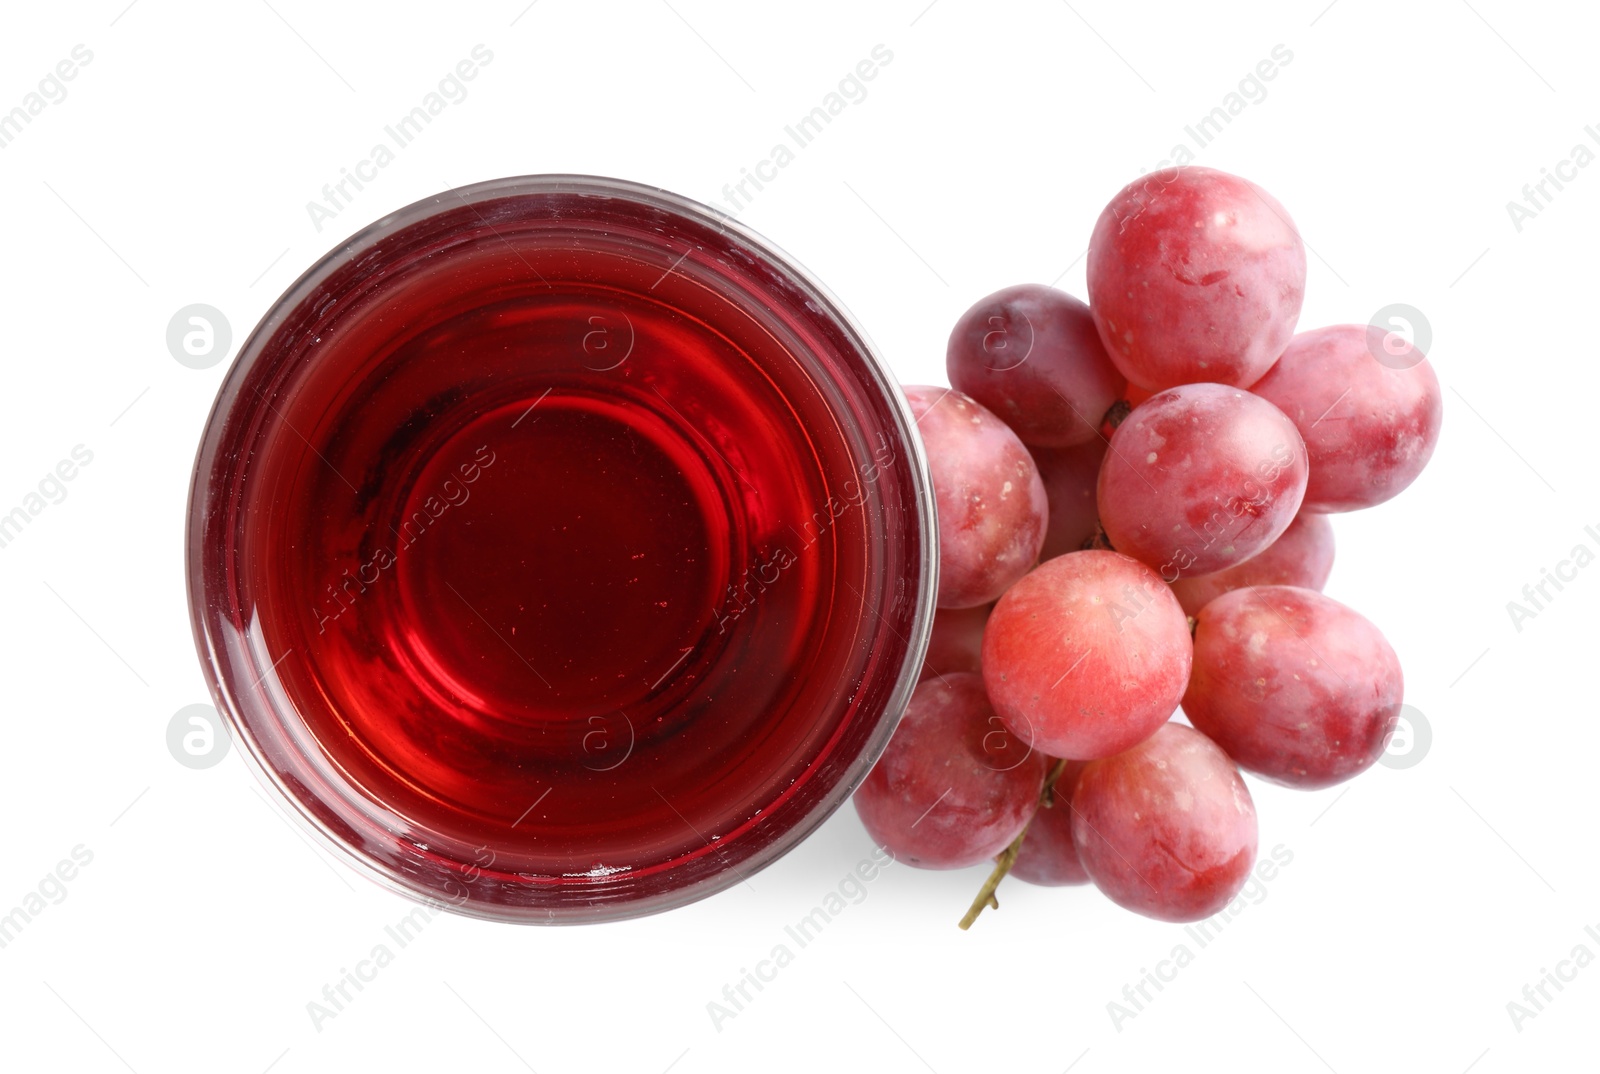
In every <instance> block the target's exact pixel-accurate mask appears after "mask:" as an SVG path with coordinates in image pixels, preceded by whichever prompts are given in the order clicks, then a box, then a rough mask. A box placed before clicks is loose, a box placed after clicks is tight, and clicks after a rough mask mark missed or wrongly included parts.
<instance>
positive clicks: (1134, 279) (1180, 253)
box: [1088, 168, 1306, 390]
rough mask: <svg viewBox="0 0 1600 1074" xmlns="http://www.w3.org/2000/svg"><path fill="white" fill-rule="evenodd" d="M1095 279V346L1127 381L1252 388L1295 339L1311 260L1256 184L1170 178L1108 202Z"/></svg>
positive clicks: (1092, 255)
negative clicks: (1101, 343)
mask: <svg viewBox="0 0 1600 1074" xmlns="http://www.w3.org/2000/svg"><path fill="white" fill-rule="evenodd" d="M1088 272H1089V304H1090V306H1091V307H1092V309H1093V311H1094V319H1095V323H1096V324H1097V325H1098V326H1099V328H1100V338H1101V339H1102V340H1103V341H1104V342H1105V345H1106V350H1107V351H1109V352H1110V354H1111V360H1112V361H1113V362H1114V363H1116V366H1117V368H1118V369H1119V370H1121V371H1122V373H1123V375H1124V376H1126V377H1127V378H1128V379H1129V380H1130V381H1132V382H1133V383H1135V384H1138V385H1141V386H1143V387H1145V388H1149V389H1152V390H1160V389H1162V388H1170V387H1173V386H1174V385H1177V384H1192V383H1197V382H1200V381H1209V382H1212V383H1217V384H1231V385H1235V386H1238V387H1248V386H1249V385H1251V384H1253V383H1255V381H1256V380H1258V379H1259V378H1260V377H1261V375H1262V374H1263V373H1265V372H1266V371H1267V369H1268V368H1269V367H1270V366H1271V365H1272V363H1273V362H1274V361H1276V360H1277V357H1278V355H1279V354H1282V353H1283V348H1284V346H1285V345H1287V344H1288V342H1289V337H1290V336H1292V335H1293V334H1294V326H1295V321H1296V320H1298V319H1299V317H1300V303H1301V300H1302V299H1303V298H1304V297H1305V286H1306V251H1305V246H1304V244H1303V243H1302V242H1301V241H1300V235H1299V233H1298V232H1297V231H1296V230H1295V227H1294V224H1293V223H1291V222H1290V220H1289V214H1288V213H1286V212H1284V209H1283V206H1282V205H1279V204H1278V202H1277V200H1276V199H1274V198H1273V196H1272V195H1271V194H1268V193H1267V192H1266V191H1265V190H1262V189H1261V188H1260V187H1258V186H1256V185H1255V184H1254V183H1252V182H1249V181H1248V180H1245V179H1240V178H1239V177H1237V176H1234V175H1229V174H1227V173H1226V172H1219V171H1213V170H1212V169H1210V168H1166V169H1163V170H1161V171H1157V172H1152V173H1150V174H1149V175H1146V176H1143V177H1141V178H1139V179H1137V180H1135V181H1134V182H1132V183H1130V184H1129V185H1128V186H1126V187H1124V188H1123V189H1122V191H1121V192H1120V193H1118V194H1117V196H1116V197H1114V198H1112V199H1111V204H1109V205H1107V206H1106V208H1105V211H1104V212H1102V213H1101V214H1100V220H1099V222H1098V223H1096V224H1095V228H1094V234H1093V236H1092V237H1091V238H1090V239H1089V258H1088Z"/></svg>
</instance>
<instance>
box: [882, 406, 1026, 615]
mask: <svg viewBox="0 0 1600 1074" xmlns="http://www.w3.org/2000/svg"><path fill="white" fill-rule="evenodd" d="M905 392H906V398H907V399H908V400H909V401H910V403H911V410H912V412H913V413H914V414H915V415H916V418H917V425H918V428H919V429H920V430H921V432H922V441H923V443H924V444H925V445H926V446H927V449H928V465H929V467H930V469H931V470H932V471H933V493H934V499H935V500H936V501H937V504H938V512H939V607H941V608H971V607H975V606H976V605H979V604H988V603H989V602H990V601H992V600H994V599H995V598H996V597H998V596H999V595H1000V594H1001V593H1004V592H1005V591H1006V589H1008V588H1009V587H1010V585H1011V583H1012V582H1015V581H1016V580H1017V579H1018V578H1021V577H1022V576H1023V575H1024V574H1026V573H1027V572H1028V569H1029V568H1030V567H1032V566H1033V564H1034V562H1035V561H1036V560H1037V559H1038V558H1039V546H1040V545H1041V544H1043V543H1044V532H1045V524H1046V519H1047V516H1048V514H1049V501H1048V500H1047V499H1046V497H1045V493H1044V484H1043V483H1042V482H1041V481H1040V480H1039V469H1038V467H1036V466H1035V465H1034V463H1033V456H1031V455H1029V454H1028V449H1027V448H1025V447H1023V446H1022V441H1021V440H1018V439H1017V434H1016V433H1014V432H1012V431H1011V430H1010V429H1009V428H1008V427H1007V426H1006V424H1005V423H1004V422H1003V421H1001V420H1000V419H999V418H997V417H995V416H994V415H993V414H991V413H990V412H989V411H988V410H986V409H984V408H983V407H982V406H980V405H979V404H978V403H977V402H975V401H974V400H973V399H972V398H971V397H970V396H967V395H965V394H963V393H961V392H958V391H952V390H951V389H949V388H929V387H909V388H906V389H905Z"/></svg>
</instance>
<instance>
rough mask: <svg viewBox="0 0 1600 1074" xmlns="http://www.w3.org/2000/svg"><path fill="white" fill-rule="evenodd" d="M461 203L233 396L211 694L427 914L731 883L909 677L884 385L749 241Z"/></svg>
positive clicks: (213, 450) (266, 328)
mask: <svg viewBox="0 0 1600 1074" xmlns="http://www.w3.org/2000/svg"><path fill="white" fill-rule="evenodd" d="M490 186H492V184H491V185H490ZM452 202H453V196H452V195H443V196H441V198H440V199H438V204H437V206H435V207H434V209H433V211H432V213H431V215H428V216H427V217H426V218H424V219H422V220H421V221H420V222H418V223H415V224H412V225H411V226H410V227H409V228H401V229H394V230H391V231H390V232H389V233H388V234H386V235H385V236H383V237H381V238H378V239H373V240H370V241H371V242H372V247H373V248H372V249H371V250H369V251H368V252H366V253H365V254H364V255H359V256H358V255H357V254H355V253H354V250H355V248H356V246H357V245H358V244H359V243H361V242H362V237H361V236H357V238H356V239H355V240H353V241H352V245H351V247H348V248H346V250H345V251H342V252H336V254H335V255H333V256H332V257H331V258H330V259H329V261H327V262H324V264H323V265H322V266H319V268H318V269H314V270H313V271H312V273H311V274H308V276H307V278H306V279H305V280H302V281H301V284H299V285H297V289H298V291H299V292H301V294H300V295H299V296H298V297H299V301H298V302H297V303H296V304H295V305H294V307H293V308H292V309H290V310H287V311H285V312H283V313H281V314H279V315H277V316H276V318H273V317H269V319H268V321H267V322H264V323H263V325H262V327H261V328H260V329H258V332H257V337H256V338H254V339H252V340H251V341H250V343H247V344H246V351H247V352H248V353H249V357H250V359H251V360H250V361H249V362H248V363H247V362H246V361H244V360H243V358H242V359H241V362H240V363H239V367H237V368H236V369H235V372H234V375H233V377H232V378H230V382H229V384H228V385H227V386H225V388H224V396H223V399H222V400H220V401H219V403H218V413H217V415H216V416H214V418H213V425H214V426H215V425H218V424H219V423H222V428H221V429H219V430H217V431H216V432H215V433H213V434H210V435H208V440H207V444H206V446H205V447H204V448H203V449H202V457H201V473H200V475H199V476H198V477H197V486H196V487H197V493H196V497H197V503H200V502H201V497H202V496H203V497H204V507H205V510H204V520H203V522H201V523H200V525H201V527H202V530H203V532H202V533H201V534H200V535H199V538H198V539H199V541H200V543H201V549H200V550H199V551H198V552H197V551H194V550H193V549H192V550H191V555H199V556H200V557H201V559H202V560H203V563H204V566H205V572H204V573H205V576H206V578H207V579H208V580H209V581H208V583H207V584H208V585H209V586H210V587H211V588H210V589H209V590H208V591H207V594H206V602H207V604H206V609H205V611H204V612H197V616H198V617H200V618H202V619H203V620H204V621H205V627H204V630H203V634H204V640H203V644H204V645H206V646H207V647H208V649H209V650H211V651H213V652H215V651H217V650H219V649H220V650H222V654H221V656H220V657H216V656H214V657H213V659H218V660H220V662H221V663H223V664H224V669H223V673H222V678H223V680H224V684H223V686H222V687H221V692H222V693H223V694H225V695H226V696H227V697H228V699H229V703H230V705H231V706H233V707H235V708H236V712H235V720H236V724H237V729H238V730H239V731H242V732H243V733H244V734H245V735H246V737H247V739H249V740H250V741H251V742H252V743H253V750H252V752H253V753H254V754H255V755H256V757H257V758H258V760H259V761H260V762H261V763H262V765H263V767H264V768H265V769H266V770H267V772H268V773H269V774H270V776H271V778H272V779H273V780H274V781H275V782H277V783H278V784H279V786H280V787H282V788H283V789H284V790H285V791H286V792H287V793H288V794H289V795H290V796H291V797H292V798H293V799H295V800H296V801H297V803H298V804H299V805H300V807H301V809H302V811H303V812H304V813H306V814H307V815H308V816H309V817H310V818H312V819H313V823H314V824H315V825H316V826H317V827H319V828H321V829H322V830H323V831H324V833H325V834H327V835H329V836H331V837H332V838H333V839H334V840H335V842H337V843H339V844H340V845H342V846H343V847H344V848H345V849H347V850H349V851H351V852H352V853H353V854H354V855H356V856H357V857H364V858H368V859H371V860H372V861H373V862H376V863H377V864H378V866H379V868H380V870H381V871H383V872H386V873H389V874H391V876H392V877H393V878H394V879H395V880H396V881H397V882H398V883H400V884H401V885H402V886H405V887H409V888H411V889H413V890H414V891H420V892H421V893H422V894H424V895H427V896H431V897H433V898H436V899H443V900H447V901H453V902H456V903H467V904H479V905H477V907H476V909H478V910H479V911H480V912H488V913H509V914H510V915H511V916H522V917H525V918H526V917H532V916H534V915H535V914H537V913H538V912H540V911H544V912H546V913H549V914H550V916H555V911H558V910H559V911H562V912H568V911H571V912H573V913H585V912H590V911H589V910H588V909H586V908H593V907H595V906H602V907H603V906H604V905H605V904H606V903H607V902H608V901H624V902H625V901H629V900H638V899H646V900H648V899H649V898H651V897H655V896H658V895H659V893H661V892H663V891H665V890H666V889H667V888H669V887H671V888H681V887H684V886H686V885H691V884H695V883H702V882H704V880H705V878H706V877H708V876H710V875H711V874H712V873H722V872H730V871H731V873H732V874H733V875H732V876H731V877H724V878H723V880H722V881H721V882H719V883H718V884H716V885H715V886H724V885H725V883H727V882H736V881H737V878H738V876H739V875H742V871H743V870H745V869H748V868H751V867H755V866H759V865H760V864H765V861H766V860H767V858H768V857H769V856H771V855H770V851H771V848H773V847H774V846H776V845H777V844H778V843H779V842H781V841H783V837H784V834H785V832H786V831H788V830H789V829H791V828H794V827H796V826H797V825H814V824H815V823H818V822H820V819H821V816H818V815H817V807H818V803H822V802H824V801H825V800H827V809H831V808H832V806H833V805H836V804H837V802H838V800H840V799H842V796H843V794H847V793H848V789H849V788H848V786H846V785H845V782H846V780H847V779H850V778H853V779H859V777H860V775H861V774H864V767H863V766H862V765H861V763H860V758H862V757H863V756H865V757H866V761H867V763H870V759H871V755H875V752H876V750H877V749H878V748H881V745H882V739H883V738H884V737H885V736H886V734H887V730H886V728H885V726H884V725H885V722H886V720H887V722H888V723H890V724H892V722H893V717H894V716H895V715H897V714H898V709H897V708H896V707H895V705H896V703H895V696H896V692H897V690H899V689H900V688H901V686H902V685H903V684H902V683H901V681H900V680H903V679H905V678H906V677H907V676H906V675H905V674H904V673H903V671H902V669H903V668H904V667H907V666H909V667H910V669H911V670H910V677H912V678H914V676H915V664H916V662H917V652H918V651H920V647H921V639H922V636H923V635H924V634H925V631H926V624H924V623H921V622H920V619H921V618H924V616H921V615H920V613H919V607H920V606H921V605H923V604H925V601H924V599H923V595H922V593H921V591H920V590H921V587H925V586H926V584H927V578H926V576H925V574H923V573H919V572H924V571H925V570H926V566H925V563H924V562H923V561H924V560H925V558H926V555H927V550H928V542H931V535H930V533H928V532H926V531H925V530H923V529H922V528H921V526H922V522H920V521H919V511H920V510H922V508H921V507H920V506H919V499H920V497H921V494H922V490H920V489H919V488H918V487H917V474H918V471H917V468H916V465H915V464H916V463H917V458H916V449H915V448H914V447H913V446H911V444H910V437H909V434H908V430H907V428H906V426H905V422H904V421H903V420H901V418H900V415H899V414H898V413H897V411H896V410H895V398H894V396H893V394H892V389H889V390H887V391H885V390H884V386H883V385H882V384H878V383H875V381H874V380H873V374H874V368H875V367H873V365H872V362H871V360H870V355H866V354H865V352H864V348H863V345H862V344H861V343H860V342H859V341H858V340H857V339H855V338H853V335H852V333H851V331H850V330H849V328H848V324H847V323H845V324H841V323H839V322H838V321H837V320H836V319H835V315H833V314H832V311H831V307H829V308H827V309H824V307H823V306H822V305H821V303H822V302H823V301H825V300H823V299H821V298H819V297H818V296H816V295H813V294H810V293H807V291H806V290H805V288H804V286H803V284H799V283H797V282H796V281H795V280H794V279H793V278H792V277H791V276H789V275H788V273H787V271H786V270H785V268H784V266H782V265H781V264H774V263H773V262H772V261H770V260H768V257H769V256H770V254H769V252H768V251H766V250H765V249H764V248H761V247H756V246H753V245H752V244H750V243H749V242H748V241H747V240H746V237H744V236H740V235H735V234H733V233H731V232H730V230H729V229H728V227H727V225H725V224H719V223H717V222H716V221H714V220H712V219H709V218H694V217H686V216H677V215H675V214H671V213H667V212H664V211H663V209H662V208H661V206H660V205H641V204H639V203H638V202H637V201H636V200H635V199H633V198H630V197H596V196H595V195H593V194H583V193H578V192H565V191H562V190H560V189H555V190H550V189H545V190H542V191H540V192H539V193H538V194H537V195H536V196H535V195H521V194H518V193H516V192H515V191H512V192H508V193H506V194H505V196H498V197H497V196H489V195H486V194H483V193H479V194H477V195H475V196H474V197H473V198H472V199H471V200H468V199H465V198H463V199H460V200H459V202H458V203H452ZM383 227H384V222H380V223H379V224H378V225H375V228H378V229H382V228H383ZM341 253H342V254H343V255H344V256H342V257H341ZM291 294H292V295H293V294H294V293H293V292H292V293H291ZM825 313H827V314H828V315H827V316H825V315H824V314H825ZM230 396H231V398H230ZM208 470H209V473H208ZM219 588H220V589H222V590H224V591H225V592H224V593H223V594H222V595H221V596H219V595H218V593H217V590H218V589H219ZM258 676H259V678H258ZM252 678H256V679H257V681H256V682H255V683H254V684H250V680H251V679H252ZM240 680H243V681H240ZM902 700H903V699H902ZM891 710H892V711H891ZM886 714H887V715H886ZM856 769H860V771H859V772H856V771H855V770H856ZM847 770H848V771H849V772H851V773H853V775H847ZM826 811H827V810H826V809H825V810H823V811H822V815H823V816H825V815H826ZM486 907H496V908H498V909H496V910H489V909H485V908H486ZM507 908H510V909H507ZM593 912H597V913H602V914H603V913H606V912H607V911H604V910H600V911H593Z"/></svg>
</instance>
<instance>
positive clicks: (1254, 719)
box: [1183, 585, 1404, 788]
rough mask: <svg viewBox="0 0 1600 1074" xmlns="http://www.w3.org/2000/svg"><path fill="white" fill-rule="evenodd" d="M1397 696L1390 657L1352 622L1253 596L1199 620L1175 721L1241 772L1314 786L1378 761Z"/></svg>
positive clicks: (1241, 595)
mask: <svg viewBox="0 0 1600 1074" xmlns="http://www.w3.org/2000/svg"><path fill="white" fill-rule="evenodd" d="M1403 694H1404V684H1403V682H1402V678H1401V674H1400V660H1399V658H1398V657H1397V656H1395V653H1394V650H1393V649H1392V648H1390V646H1389V643H1388V641H1386V640H1385V639H1384V637H1383V635H1382V634H1381V633H1380V632H1379V631H1378V628H1377V627H1375V626H1373V625H1372V624H1371V623H1370V622H1368V621H1367V620H1366V619H1365V618H1363V617H1362V616H1361V615H1359V614H1357V613H1356V612H1354V611H1352V610H1350V609H1349V608H1347V607H1345V606H1344V605H1343V604H1340V603H1339V602H1338V601H1336V600H1334V599H1332V598H1331V597H1325V596H1323V595H1322V594H1321V593H1318V592H1316V591H1314V590H1310V589H1299V588H1296V587H1294V586H1276V585H1275V586H1258V587H1256V588H1254V589H1236V590H1234V591H1233V592H1231V593H1224V594H1223V595H1222V596H1220V597H1218V598H1217V599H1216V600H1213V601H1212V602H1211V603H1209V604H1207V605H1206V606H1205V607H1204V608H1202V609H1201V610H1200V616H1199V625H1198V626H1197V627H1196V628H1195V639H1194V675H1193V677H1192V678H1191V679H1190V680H1189V690H1188V692H1187V693H1186V694H1185V695H1184V698H1183V711H1184V712H1185V713H1187V714H1188V716H1189V722H1191V723H1193V724H1194V726H1195V727H1196V728H1198V729H1199V730H1200V731H1202V732H1204V733H1205V734H1207V735H1209V736H1211V738H1212V739H1214V740H1215V741H1216V743H1217V745H1219V746H1221V747H1222V748H1223V749H1224V750H1226V751H1228V754H1229V756H1231V757H1232V758H1233V759H1234V760H1236V761H1238V762H1239V764H1240V765H1241V766H1243V767H1244V768H1246V769H1248V770H1250V771H1252V772H1256V773H1258V774H1260V775H1261V776H1263V777H1265V778H1266V779H1269V780H1272V781H1273V782H1275V783H1283V784H1286V785H1288V786H1292V787H1305V788H1316V787H1327V786H1331V785H1332V784H1335V783H1339V782H1341V781H1342V780H1346V779H1349V778H1350V777H1351V776H1353V775H1355V774H1356V773H1358V772H1360V771H1362V770H1364V769H1366V768H1368V767H1370V766H1371V765H1372V763H1373V762H1374V761H1376V760H1377V759H1378V758H1379V756H1381V755H1382V754H1383V750H1384V747H1385V745H1386V744H1387V742H1388V740H1389V735H1390V734H1392V733H1393V731H1394V727H1395V723H1396V721H1397V720H1398V718H1399V715H1400V702H1401V699H1402V696H1403Z"/></svg>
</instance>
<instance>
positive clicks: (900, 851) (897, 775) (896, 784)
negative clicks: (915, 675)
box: [855, 673, 1047, 869]
mask: <svg viewBox="0 0 1600 1074" xmlns="http://www.w3.org/2000/svg"><path fill="white" fill-rule="evenodd" d="M1046 764H1047V760H1046V758H1045V757H1044V756H1043V755H1042V754H1040V753H1038V752H1037V751H1035V750H1030V749H1029V748H1028V746H1027V744H1026V743H1023V742H1020V741H1018V739H1017V738H1016V737H1015V736H1014V735H1011V734H1009V733H1008V732H1007V731H1006V730H1005V729H1004V727H1002V726H1001V724H1000V721H999V720H997V719H996V718H995V714H994V709H993V708H991V707H990V705H989V699H988V698H987V697H985V696H984V692H983V680H982V679H981V678H979V677H978V676H977V675H973V674H970V673H965V674H963V673H957V674H954V675H946V676H944V677H943V678H942V679H929V680H928V681H927V682H924V683H922V684H921V685H920V686H918V687H917V688H916V691H915V692H914V693H912V695H911V704H910V705H909V706H907V708H906V713H905V716H904V717H902V718H901V721H900V726H899V728H897V729H896V730H895V733H894V737H893V738H892V739H890V740H889V746H888V748H887V749H886V750H884V752H883V756H882V757H880V758H879V759H878V763H877V765H876V767H874V768H873V770H872V771H871V773H869V774H868V776H867V778H866V780H865V781H864V782H863V783H862V784H861V786H860V787H859V788H858V789H857V790H856V794H855V803H856V812H858V813H859V814H860V815H861V822H862V823H863V824H865V825H866V828H867V832H868V833H869V834H870V835H871V836H872V838H873V839H874V840H875V841H876V842H878V843H879V844H881V845H882V846H883V847H884V848H885V849H886V850H888V852H889V853H890V854H891V855H892V856H893V857H894V858H895V860H897V861H903V862H906V863H907V864H909V865H915V866H917V867H918V868H922V869H960V868H963V867H965V866H968V865H976V864H978V863H979V862H981V861H986V860H988V859H989V858H992V857H994V855H996V854H998V853H999V852H1000V851H1001V850H1003V849H1004V848H1005V846H1006V845H1007V844H1008V843H1010V842H1011V840H1013V839H1015V838H1016V836H1017V833H1018V832H1020V831H1021V830H1022V826H1023V825H1024V824H1026V823H1027V822H1028V818H1029V817H1031V816H1032V815H1033V811H1034V809H1035V807H1036V806H1037V805H1038V802H1039V788H1040V786H1041V785H1042V784H1043V783H1044V778H1045V775H1046Z"/></svg>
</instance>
